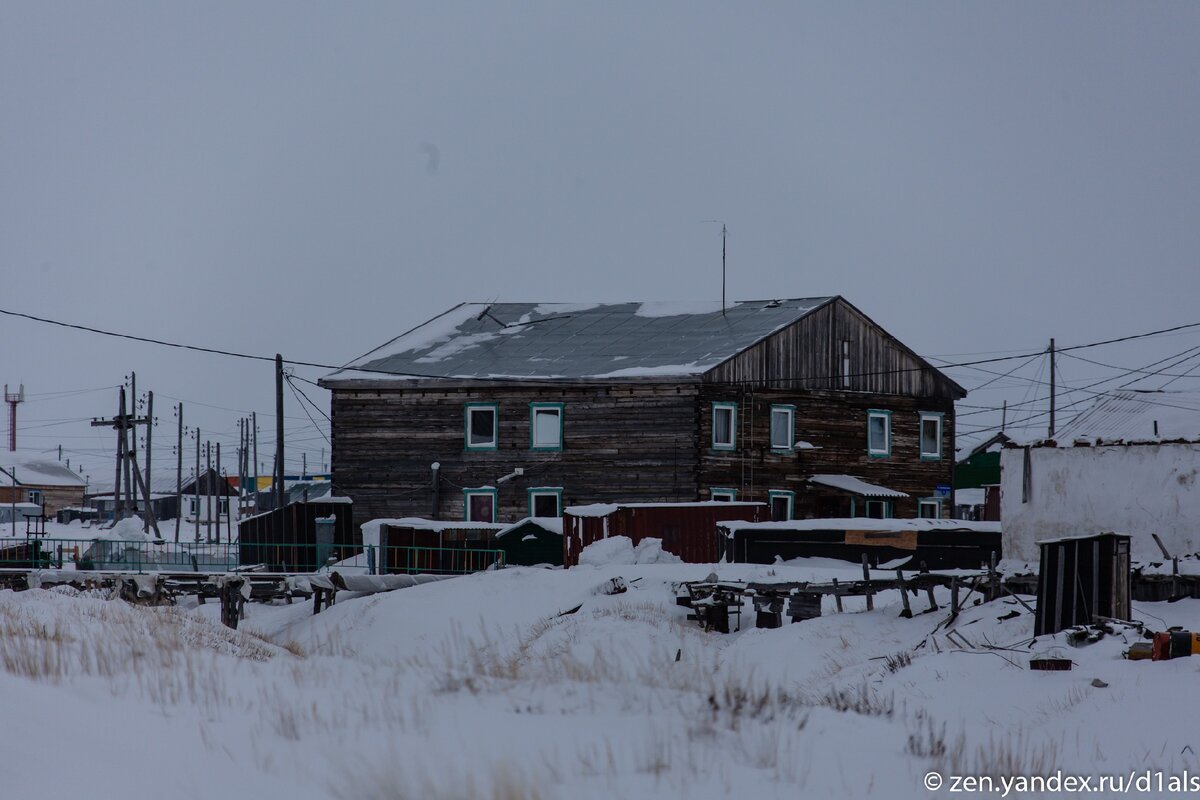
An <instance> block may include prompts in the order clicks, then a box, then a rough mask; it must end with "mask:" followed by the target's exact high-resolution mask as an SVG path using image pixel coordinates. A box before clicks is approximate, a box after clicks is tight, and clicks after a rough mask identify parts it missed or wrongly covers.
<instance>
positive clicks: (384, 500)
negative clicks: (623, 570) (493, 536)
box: [331, 382, 699, 523]
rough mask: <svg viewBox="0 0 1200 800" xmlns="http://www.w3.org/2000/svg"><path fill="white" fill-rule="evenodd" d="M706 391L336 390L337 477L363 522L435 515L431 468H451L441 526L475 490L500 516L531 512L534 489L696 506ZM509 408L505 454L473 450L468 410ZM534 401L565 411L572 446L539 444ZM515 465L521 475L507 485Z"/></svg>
mask: <svg viewBox="0 0 1200 800" xmlns="http://www.w3.org/2000/svg"><path fill="white" fill-rule="evenodd" d="M698 391H699V386H698V385H697V384H690V385H689V384H685V385H674V384H669V385H664V384H646V383H640V384H636V385H617V386H596V385H590V386H589V385H574V386H546V385H538V384H525V385H502V384H496V383H491V382H481V383H478V384H475V385H468V386H461V387H457V388H432V389H429V388H426V389H419V388H413V389H406V388H404V387H402V386H400V387H397V388H396V389H395V390H391V389H369V390H350V389H337V390H335V391H334V392H333V400H332V403H331V406H332V413H331V417H332V419H333V423H332V432H333V455H332V469H333V482H334V486H335V490H336V491H337V493H338V494H342V495H347V496H349V497H352V498H353V499H354V516H355V520H356V521H357V522H358V523H361V522H364V521H366V520H369V519H376V518H380V517H405V516H421V517H428V516H429V515H430V514H431V512H432V489H431V474H430V465H431V464H432V463H433V462H435V461H436V462H439V463H440V464H441V470H440V473H441V478H442V480H441V492H440V503H439V506H438V514H439V516H440V518H441V519H462V518H463V510H464V509H463V492H462V489H463V488H464V487H465V488H476V487H480V486H489V485H490V486H496V487H497V490H498V492H497V513H496V519H497V520H498V521H507V522H511V521H515V520H517V519H520V518H522V517H526V516H529V501H528V495H527V490H528V489H530V488H534V487H543V486H545V487H558V486H561V487H562V489H563V496H562V497H563V505H564V506H565V505H571V504H581V503H591V502H599V501H610V500H613V499H619V500H621V501H624V502H669V501H679V500H695V499H696V496H697V492H698V486H697V483H696V460H697V448H696V440H695V437H696V430H697V428H698V425H699V419H698V410H697V402H696V396H697V392H698ZM468 402H489V403H491V402H494V403H497V404H498V407H499V448H498V449H497V450H470V451H468V450H466V449H465V448H464V439H463V414H464V404H465V403H468ZM531 402H557V403H562V404H563V449H562V450H561V451H533V450H531V449H530V418H529V404H530V403H531ZM517 467H521V468H523V469H524V470H525V475H524V476H522V477H517V478H513V479H511V480H509V481H505V482H504V483H501V484H497V481H498V480H499V479H500V478H501V477H503V476H505V475H507V474H509V473H511V472H512V471H513V470H514V469H516V468H517Z"/></svg>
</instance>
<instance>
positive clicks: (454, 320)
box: [321, 297, 966, 522]
mask: <svg viewBox="0 0 1200 800" xmlns="http://www.w3.org/2000/svg"><path fill="white" fill-rule="evenodd" d="M321 385H322V386H324V387H326V388H328V389H330V390H331V391H332V393H333V399H332V411H331V417H332V420H333V423H332V432H333V456H332V459H333V460H332V471H333V482H334V484H335V486H336V487H337V490H338V492H339V493H341V494H346V495H349V496H351V497H353V499H354V508H355V517H356V519H357V520H359V521H363V520H366V519H371V518H378V517H404V516H435V517H440V518H443V519H459V518H465V519H470V520H476V521H487V522H491V521H496V520H515V519H519V518H522V517H526V516H537V517H546V516H558V515H559V514H560V513H561V510H562V507H563V506H564V505H565V504H582V503H592V502H605V501H620V502H625V503H629V502H662V501H696V500H732V499H737V500H761V501H764V502H769V503H770V504H771V510H772V515H773V516H774V517H776V518H792V517H815V516H838V517H845V516H854V515H857V516H875V517H890V516H905V517H914V516H918V515H920V516H943V515H948V514H949V507H948V503H949V501H948V500H945V501H944V500H943V498H942V497H941V495H944V494H946V493H947V492H948V487H949V486H950V485H951V484H952V478H953V470H954V457H953V456H954V447H953V441H954V431H953V427H954V401H955V399H958V398H962V397H964V396H965V395H966V392H965V390H964V389H963V388H962V387H960V386H959V385H958V384H956V383H954V382H953V381H951V380H950V379H949V378H947V377H946V376H945V375H943V374H942V373H941V372H939V371H938V370H937V369H935V368H934V367H933V366H932V365H930V364H929V363H928V362H927V361H925V360H924V359H922V358H921V357H919V356H918V355H916V353H914V352H913V351H912V350H910V349H909V348H907V347H905V346H904V345H903V344H902V343H901V342H900V341H899V340H897V339H896V338H895V337H893V336H891V335H890V334H888V333H887V332H886V331H884V330H883V329H882V328H880V327H879V326H878V325H876V324H875V323H874V322H872V321H871V320H870V319H869V318H868V317H867V316H866V315H865V314H863V313H862V312H861V311H859V310H858V309H857V308H855V307H854V306H852V305H851V304H850V303H848V302H846V301H845V300H844V299H842V298H841V297H822V298H809V299H799V300H762V301H746V302H738V303H733V304H731V305H729V306H728V307H727V308H725V309H722V308H721V307H720V304H712V303H700V304H697V303H619V304H604V305H600V304H596V305H581V304H561V303H558V304H556V303H548V304H541V305H538V304H532V303H495V304H491V305H488V304H462V305H459V306H456V307H455V308H453V309H451V310H449V311H447V312H445V313H444V314H441V315H439V316H438V317H435V318H434V319H432V320H430V321H429V322H426V323H425V324H423V325H420V326H418V327H416V328H414V329H412V330H410V331H408V332H407V333H404V334H403V335H401V336H399V337H397V338H396V339H393V340H392V341H390V342H388V343H387V344H385V345H383V346H382V347H379V348H377V349H376V350H374V351H372V352H370V353H368V354H367V355H365V356H363V357H361V358H359V359H357V360H356V361H354V362H353V363H352V364H350V365H348V366H347V367H346V368H344V369H342V370H339V371H337V372H335V373H333V374H331V375H329V376H327V377H326V378H324V379H323V380H322V381H321ZM943 502H945V503H946V504H947V505H946V507H943Z"/></svg>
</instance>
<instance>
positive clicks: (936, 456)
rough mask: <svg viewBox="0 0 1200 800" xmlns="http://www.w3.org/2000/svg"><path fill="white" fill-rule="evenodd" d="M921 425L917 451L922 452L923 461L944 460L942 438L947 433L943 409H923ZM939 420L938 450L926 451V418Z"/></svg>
mask: <svg viewBox="0 0 1200 800" xmlns="http://www.w3.org/2000/svg"><path fill="white" fill-rule="evenodd" d="M920 415H921V416H920V423H919V425H920V427H918V428H917V451H918V452H919V453H920V454H921V460H922V461H941V460H942V439H943V438H944V437H945V435H946V415H945V414H944V413H943V412H941V411H922V412H920ZM927 419H933V420H937V426H938V437H937V452H936V453H926V452H925V442H924V440H925V420H927Z"/></svg>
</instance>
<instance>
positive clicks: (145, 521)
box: [134, 392, 158, 535]
mask: <svg viewBox="0 0 1200 800" xmlns="http://www.w3.org/2000/svg"><path fill="white" fill-rule="evenodd" d="M134 427H135V428H136V427H137V426H136V425H135V426H134ZM153 435H154V392H146V473H145V476H144V477H145V479H146V480H145V484H146V485H145V486H144V487H143V488H144V489H145V490H146V492H145V501H146V513H145V515H144V516H143V517H142V533H145V532H146V531H148V530H150V517H151V516H152V512H151V510H150V483H151V481H152V480H153V478H151V477H150V454H151V452H153V449H152V443H153V441H154V438H153ZM134 466H135V467H136V466H137V465H136V464H135V465H134ZM156 522H157V520H156ZM154 527H155V531H154V532H155V534H156V535H157V534H158V525H157V524H156V525H155V526H154Z"/></svg>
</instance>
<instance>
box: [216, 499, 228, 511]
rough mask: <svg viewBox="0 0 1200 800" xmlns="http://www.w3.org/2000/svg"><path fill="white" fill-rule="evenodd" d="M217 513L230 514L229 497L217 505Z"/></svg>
mask: <svg viewBox="0 0 1200 800" xmlns="http://www.w3.org/2000/svg"><path fill="white" fill-rule="evenodd" d="M217 513H218V514H228V513H229V498H228V497H222V498H221V501H220V502H219V503H217Z"/></svg>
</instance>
